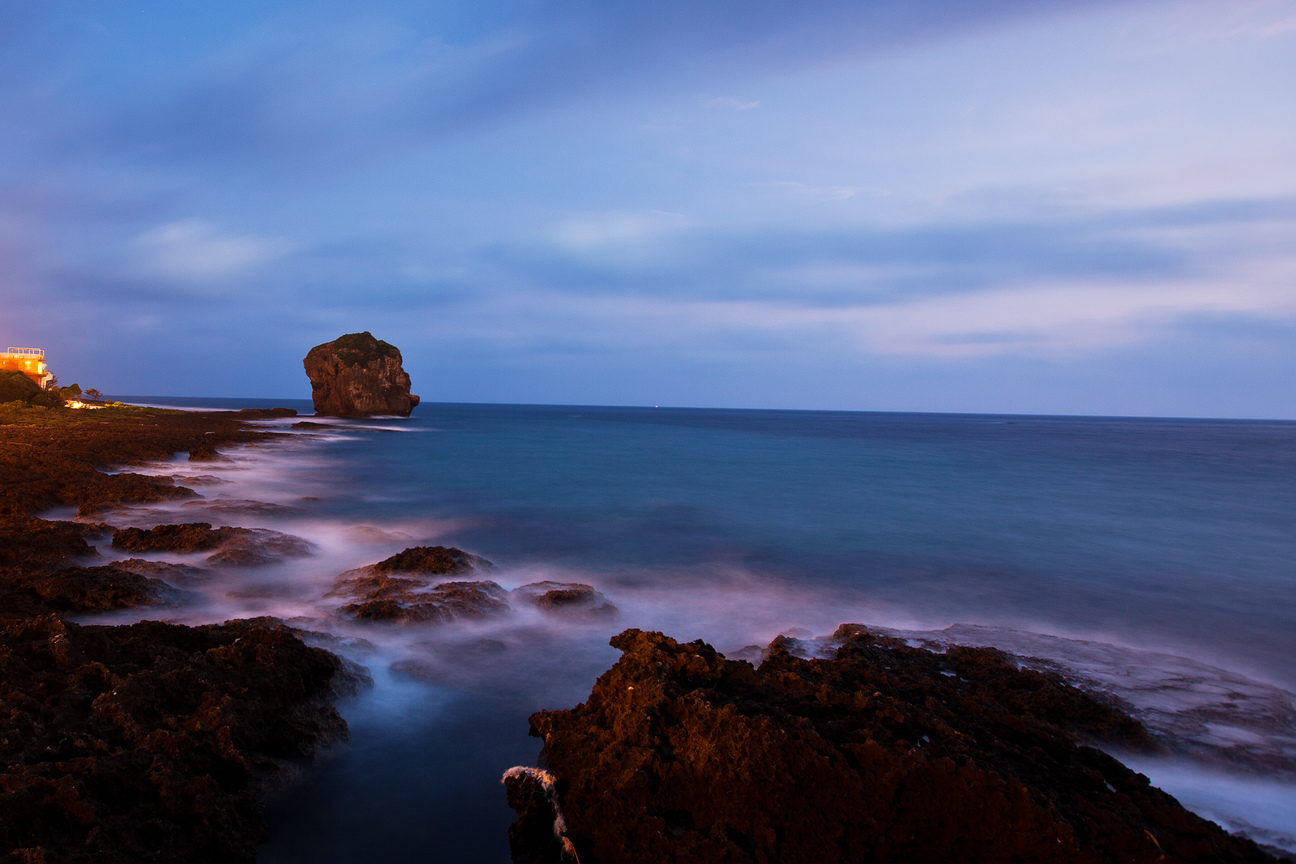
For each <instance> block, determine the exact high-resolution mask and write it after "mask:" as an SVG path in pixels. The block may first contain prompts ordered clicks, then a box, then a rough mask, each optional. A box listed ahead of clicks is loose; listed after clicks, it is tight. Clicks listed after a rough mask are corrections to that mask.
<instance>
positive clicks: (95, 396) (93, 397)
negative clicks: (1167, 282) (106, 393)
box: [85, 387, 103, 402]
mask: <svg viewBox="0 0 1296 864" xmlns="http://www.w3.org/2000/svg"><path fill="white" fill-rule="evenodd" d="M85 395H86V396H88V397H90V401H91V402H98V401H99V400H100V399H102V398H103V394H102V393H100V392H99V391H98V390H96V389H95V388H93V387H91V388H90V389H89V390H86V391H85Z"/></svg>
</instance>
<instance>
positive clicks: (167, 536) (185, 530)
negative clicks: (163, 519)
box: [112, 522, 234, 552]
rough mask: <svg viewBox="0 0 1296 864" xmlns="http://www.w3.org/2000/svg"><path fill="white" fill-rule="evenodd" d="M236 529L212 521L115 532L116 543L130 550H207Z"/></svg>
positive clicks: (225, 539)
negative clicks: (214, 523)
mask: <svg viewBox="0 0 1296 864" xmlns="http://www.w3.org/2000/svg"><path fill="white" fill-rule="evenodd" d="M233 530H234V529H232V528H228V527H221V528H212V526H211V523H210V522H186V523H183V524H180V525H157V526H155V527H153V528H122V529H120V530H119V531H116V532H114V533H113V539H112V545H113V548H114V549H124V550H126V551H127V552H207V551H209V550H212V549H215V548H216V547H217V546H219V545H221V544H222V543H224V542H225V541H227V540H228V539H229V538H230V532H232V531H233Z"/></svg>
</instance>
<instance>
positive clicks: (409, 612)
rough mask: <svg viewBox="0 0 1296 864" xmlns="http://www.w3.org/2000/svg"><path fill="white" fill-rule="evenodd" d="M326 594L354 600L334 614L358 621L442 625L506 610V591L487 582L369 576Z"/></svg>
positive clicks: (345, 583) (351, 581)
mask: <svg viewBox="0 0 1296 864" xmlns="http://www.w3.org/2000/svg"><path fill="white" fill-rule="evenodd" d="M330 594H332V595H335V596H336V595H338V594H342V595H350V596H353V597H356V598H357V601H356V602H355V603H348V604H347V605H345V606H343V607H342V608H341V609H339V610H338V611H339V612H341V613H342V614H344V615H350V616H351V617H353V618H358V619H360V620H362V621H398V622H402V623H407V624H421V623H444V622H447V621H454V620H457V619H462V618H487V617H491V616H494V615H502V614H504V613H505V612H507V611H509V605H508V600H507V598H508V592H507V591H505V590H504V589H503V588H501V587H500V586H499V585H497V584H495V583H494V582H487V581H481V582H441V583H439V584H437V585H429V584H428V580H426V579H421V578H418V577H412V578H400V577H392V576H379V575H371V576H362V577H359V578H356V579H352V580H348V581H346V582H344V583H342V584H341V585H339V586H338V588H335V589H334V590H333V591H332V592H330Z"/></svg>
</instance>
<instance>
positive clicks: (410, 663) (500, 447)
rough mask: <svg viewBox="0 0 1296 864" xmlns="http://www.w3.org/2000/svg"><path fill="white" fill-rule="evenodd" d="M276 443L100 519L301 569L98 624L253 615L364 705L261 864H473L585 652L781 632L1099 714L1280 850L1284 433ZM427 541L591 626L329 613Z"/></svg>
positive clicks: (488, 426)
mask: <svg viewBox="0 0 1296 864" xmlns="http://www.w3.org/2000/svg"><path fill="white" fill-rule="evenodd" d="M123 398H125V397H123ZM126 401H135V402H137V403H143V402H149V403H152V404H184V405H186V406H188V407H196V408H202V407H208V408H219V407H249V406H258V405H263V404H270V403H264V402H259V401H258V400H160V399H144V398H141V397H134V399H129V398H127V399H126ZM277 404H287V405H288V406H289V407H295V408H298V409H299V410H300V411H301V412H302V414H304V415H305V414H309V413H310V405H309V403H308V402H288V403H284V402H282V401H281V402H279V403H277ZM298 419H301V418H298ZM305 419H310V418H305ZM291 422H292V421H267V422H265V423H264V424H263V425H265V426H267V427H270V428H275V429H279V430H282V431H284V432H285V433H286V434H285V435H284V437H283V438H282V439H281V440H277V441H275V442H273V443H270V444H266V445H258V446H253V447H248V448H243V449H241V450H238V451H235V452H232V453H230V454H229V455H230V457H231V458H230V461H228V462H222V463H214V464H213V463H189V462H185V461H180V460H179V459H177V460H176V461H174V462H171V463H165V464H159V465H156V466H153V467H152V468H150V469H149V470H151V471H154V472H156V473H165V474H171V475H174V476H176V477H177V479H178V480H180V482H184V483H186V485H193V486H194V488H196V489H198V490H199V491H200V492H201V493H202V494H203V495H204V496H205V497H204V499H202V500H199V501H193V502H185V503H183V504H177V505H175V506H168V507H156V508H155V507H150V508H135V509H130V510H124V511H121V512H118V513H114V514H112V516H111V517H110V518H109V521H111V522H113V523H114V524H116V525H118V526H122V525H140V526H148V525H152V524H157V523H160V522H173V521H210V522H213V523H216V524H235V525H244V526H248V527H261V528H268V529H272V530H276V531H281V532H285V533H288V534H292V535H295V536H298V537H301V538H304V539H306V540H307V541H309V542H310V543H311V544H313V547H312V548H313V554H311V555H309V556H307V557H303V558H297V559H291V560H288V561H284V562H282V563H278V564H271V565H268V566H264V567H255V568H224V569H222V568H219V567H216V568H213V567H211V566H210V565H208V564H206V563H205V562H204V561H203V560H202V556H177V555H155V556H148V557H153V558H155V559H157V560H166V561H172V562H176V563H189V564H193V565H195V566H198V567H201V568H204V569H206V570H208V571H209V572H207V573H205V574H198V575H196V576H195V577H194V578H193V579H191V580H189V581H188V582H187V583H186V584H184V585H179V586H177V587H179V588H182V589H183V590H184V591H185V592H186V593H185V594H184V595H183V600H182V602H180V603H179V604H178V605H176V606H173V607H167V608H165V609H160V610H148V611H147V612H146V613H140V612H134V613H131V614H130V615H120V616H115V617H112V618H110V619H109V620H127V619H129V618H131V617H134V618H139V617H155V618H157V617H160V618H166V619H168V620H176V621H183V622H200V621H219V620H224V619H226V618H230V617H238V616H247V615H263V614H270V615H277V616H280V617H283V618H285V619H287V620H290V621H291V622H292V623H294V624H295V625H298V626H301V627H303V628H305V629H308V630H311V631H314V632H316V633H318V634H319V635H318V636H316V637H313V638H315V639H316V641H317V642H318V644H322V645H325V646H326V647H329V648H331V649H332V650H336V651H338V652H339V653H342V654H344V655H346V656H347V657H349V658H350V659H352V660H354V661H356V662H358V663H360V664H362V665H364V666H365V667H366V668H368V669H369V670H370V673H371V674H372V675H373V677H374V681H375V686H374V687H373V689H372V690H370V691H368V692H367V693H366V694H365V695H363V696H362V697H360V698H359V699H357V700H355V701H354V702H351V703H349V704H347V705H345V706H343V707H342V711H343V714H344V716H346V717H347V719H348V721H349V723H350V724H351V729H352V742H351V744H350V745H349V746H348V747H346V748H344V749H341V750H339V751H338V752H337V753H335V754H333V755H332V757H331V758H330V759H328V760H327V761H326V762H324V763H323V764H322V765H320V766H318V767H315V768H312V769H309V770H308V771H307V772H306V773H305V774H304V775H303V777H302V778H301V779H300V782H298V783H297V784H295V785H294V786H292V787H291V788H289V789H288V790H286V791H284V792H282V793H279V794H278V795H276V797H275V798H274V799H273V801H272V804H271V807H270V811H269V815H270V821H271V834H272V837H271V841H270V843H269V844H268V845H267V846H265V847H263V850H262V852H261V856H260V860H261V861H263V862H296V861H314V862H333V861H336V862H351V861H356V862H359V861H368V860H383V861H389V862H405V861H409V862H413V861H419V862H426V861H439V860H445V861H484V862H505V861H507V860H508V851H507V841H506V837H505V827H506V826H507V824H508V823H509V822H510V821H511V813H510V811H508V809H507V808H506V807H505V806H504V801H503V797H504V796H503V790H502V788H501V787H500V786H499V776H500V774H501V773H502V772H503V771H504V770H505V769H506V768H508V767H509V766H511V765H514V764H518V763H529V764H534V760H535V758H536V755H537V753H538V749H539V744H538V742H537V741H536V740H535V739H532V738H528V737H527V734H526V732H527V722H526V718H527V716H528V715H529V714H530V713H531V712H533V711H535V710H538V709H541V708H556V707H569V706H571V705H573V704H575V703H576V702H578V701H581V700H583V698H584V697H585V696H586V695H587V694H588V692H589V688H590V686H591V685H592V683H593V681H594V679H595V678H596V677H597V676H598V674H600V673H601V672H602V671H603V670H605V669H606V668H607V667H608V666H609V665H611V664H612V663H613V662H615V659H616V656H617V653H616V652H615V651H614V650H613V649H611V648H610V647H608V645H607V640H608V638H609V637H610V636H612V635H613V634H614V633H616V632H619V631H620V630H622V629H624V628H626V627H640V628H644V629H656V630H662V631H664V632H666V633H668V634H669V635H672V636H674V637H676V638H679V639H682V640H690V639H695V638H702V639H706V640H707V641H708V642H710V643H712V644H713V645H715V646H716V647H717V648H718V649H719V650H721V651H724V652H726V653H727V654H730V655H735V656H743V657H753V656H756V655H757V651H758V646H761V645H764V644H767V643H768V642H769V641H770V639H772V638H773V637H774V636H776V635H778V634H780V633H790V634H793V635H795V636H797V637H798V638H801V639H802V640H803V641H804V644H805V646H806V650H807V651H809V652H814V651H824V650H829V649H828V646H826V645H825V643H824V637H826V636H827V634H829V633H831V632H832V631H833V630H834V629H835V628H836V627H837V625H839V624H841V623H843V622H848V621H849V622H856V623H863V624H867V625H871V626H873V627H876V628H880V629H885V630H888V631H891V632H894V633H896V634H897V635H900V636H902V637H904V638H908V639H911V640H915V644H919V643H923V644H930V645H933V646H940V645H944V644H954V643H959V644H977V645H996V646H998V647H1001V648H1004V649H1005V650H1009V651H1012V652H1014V653H1016V654H1018V655H1020V656H1022V657H1025V658H1031V659H1028V660H1027V661H1025V662H1027V663H1029V664H1032V665H1037V666H1041V667H1048V668H1055V669H1059V670H1061V671H1062V672H1063V674H1065V675H1067V676H1068V677H1069V678H1070V679H1071V680H1073V681H1075V682H1076V683H1078V684H1080V685H1081V686H1086V687H1089V688H1092V689H1096V690H1101V691H1105V692H1109V693H1112V694H1115V695H1117V696H1119V697H1120V698H1122V699H1124V700H1125V701H1126V702H1127V704H1129V705H1130V706H1131V709H1132V710H1133V711H1134V712H1135V713H1137V714H1138V715H1139V716H1140V717H1141V718H1142V719H1143V720H1144V722H1145V723H1147V724H1148V725H1149V726H1150V727H1151V728H1152V729H1154V730H1155V731H1157V732H1158V733H1159V734H1161V735H1163V736H1164V737H1165V739H1166V740H1167V741H1169V742H1171V743H1172V744H1173V746H1174V748H1175V750H1176V752H1177V753H1178V755H1177V756H1176V757H1175V758H1174V759H1149V758H1147V757H1143V756H1139V757H1133V756H1128V755H1125V756H1124V758H1126V761H1127V762H1128V763H1129V764H1131V766H1132V767H1135V768H1136V769H1137V770H1140V771H1142V772H1143V773H1145V774H1147V775H1148V776H1149V777H1150V778H1151V779H1152V781H1153V782H1154V783H1156V784H1157V785H1160V786H1162V787H1163V788H1165V789H1166V790H1167V791H1169V792H1171V793H1172V794H1174V795H1176V796H1177V797H1179V798H1180V800H1181V801H1183V803H1184V804H1185V805H1187V806H1189V807H1191V808H1193V809H1195V810H1197V811H1198V812H1200V813H1203V814H1204V815H1207V816H1209V817H1210V818H1213V819H1215V820H1216V821H1219V822H1220V823H1221V824H1224V825H1225V826H1226V827H1228V828H1229V829H1230V830H1236V831H1242V832H1244V833H1248V834H1249V835H1251V836H1253V837H1255V838H1257V839H1259V840H1261V841H1263V842H1266V843H1269V844H1271V845H1275V846H1279V847H1283V848H1288V849H1293V850H1296V697H1293V693H1292V691H1293V690H1296V666H1294V665H1293V664H1292V662H1291V659H1290V658H1291V657H1292V656H1293V655H1294V654H1296V424H1293V423H1282V422H1240V421H1239V422H1231V421H1213V420H1212V421H1207V420H1143V419H1112V418H1054V417H1011V416H966V415H958V416H956V415H918V414H881V413H845V412H797V411H732V410H723V411H722V410H701V409H687V410H686V409H653V408H600V407H555V406H494V405H450V404H426V405H422V406H420V407H419V408H418V409H417V410H416V411H415V414H414V416H413V417H412V418H409V419H399V420H397V419H382V420H366V421H344V420H335V419H331V418H330V419H326V418H320V420H319V422H324V423H327V424H328V425H327V427H326V428H311V429H302V430H292V429H291V428H290V424H291ZM248 502H259V503H256V504H251V503H248ZM266 505H277V506H266ZM426 544H444V545H455V546H459V547H461V548H463V549H466V550H468V551H470V552H473V553H475V554H478V555H481V556H483V557H485V558H487V559H489V560H490V561H492V562H494V564H495V565H496V568H495V570H494V571H493V572H492V573H490V574H489V576H488V577H487V578H491V579H493V580H495V581H496V582H498V583H500V584H501V585H502V586H504V587H505V588H508V589H512V588H516V587H519V586H521V585H524V584H527V583H530V582H536V581H541V580H546V579H548V580H555V581H572V582H582V583H586V584H590V585H593V586H595V587H596V588H597V589H598V590H599V591H600V592H602V593H603V594H604V595H605V596H606V597H607V598H608V599H609V600H610V601H611V602H612V603H614V604H615V605H616V606H617V608H618V609H619V614H618V615H617V616H616V617H615V618H612V619H593V620H589V619H580V618H570V617H552V616H546V615H545V614H542V613H541V612H539V611H537V610H535V609H532V608H529V607H527V606H526V605H525V604H515V607H516V608H515V611H514V612H513V613H512V614H509V615H507V616H503V617H501V618H499V619H494V620H486V621H478V622H466V623H455V624H450V625H444V624H443V625H419V626H390V625H375V624H359V623H355V622H348V621H344V620H342V619H341V618H339V617H338V616H337V614H336V608H337V607H338V606H339V605H340V604H341V603H342V602H345V601H343V600H341V599H339V598H337V597H330V596H328V594H329V590H330V588H331V587H332V586H333V583H334V580H335V579H336V577H337V575H338V574H339V573H341V572H343V571H345V570H347V569H350V568H353V567H357V566H361V565H363V564H370V563H374V562H376V561H379V560H381V559H382V558H385V557H387V556H388V555H390V554H392V553H394V552H397V551H399V550H400V549H403V548H405V547H407V546H412V545H426ZM101 551H104V552H105V553H106V554H107V555H108V556H109V557H113V553H111V552H110V551H109V550H101ZM753 646H756V647H753ZM1118 755H1122V754H1118Z"/></svg>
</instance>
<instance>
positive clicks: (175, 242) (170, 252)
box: [132, 219, 289, 283]
mask: <svg viewBox="0 0 1296 864" xmlns="http://www.w3.org/2000/svg"><path fill="white" fill-rule="evenodd" d="M132 247H133V251H134V261H133V267H132V269H133V270H134V271H135V272H136V273H138V274H139V275H143V276H149V277H154V278H157V279H162V280H175V281H179V282H186V283H210V282H214V281H220V280H226V279H229V278H231V277H236V276H241V275H244V274H247V273H249V272H252V271H254V270H256V269H258V268H260V267H262V266H264V265H266V264H268V263H269V262H271V261H273V260H275V259H276V258H278V257H280V256H281V255H283V254H285V253H286V252H287V250H288V248H289V246H288V244H287V243H286V242H284V241H283V240H277V239H267V238H263V237H256V236H253V235H250V234H245V235H231V234H224V233H221V232H220V231H219V230H218V229H217V228H216V226H215V225H212V224H211V223H210V222H206V221H204V220H202V219H185V220H182V221H179V222H168V223H167V224H165V225H159V226H157V227H155V228H151V229H149V230H148V231H145V232H144V233H142V234H140V235H139V236H137V237H136V238H135V240H134V242H133V243H132Z"/></svg>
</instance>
